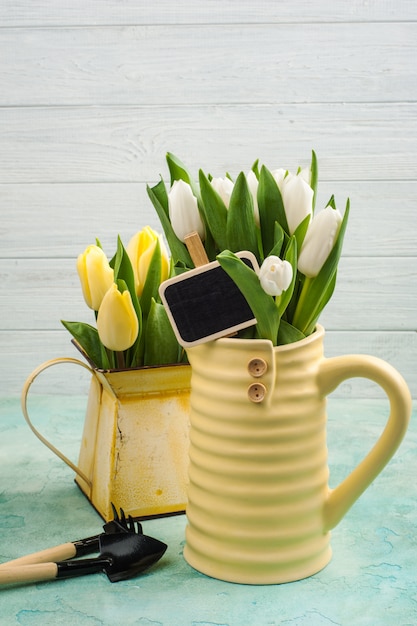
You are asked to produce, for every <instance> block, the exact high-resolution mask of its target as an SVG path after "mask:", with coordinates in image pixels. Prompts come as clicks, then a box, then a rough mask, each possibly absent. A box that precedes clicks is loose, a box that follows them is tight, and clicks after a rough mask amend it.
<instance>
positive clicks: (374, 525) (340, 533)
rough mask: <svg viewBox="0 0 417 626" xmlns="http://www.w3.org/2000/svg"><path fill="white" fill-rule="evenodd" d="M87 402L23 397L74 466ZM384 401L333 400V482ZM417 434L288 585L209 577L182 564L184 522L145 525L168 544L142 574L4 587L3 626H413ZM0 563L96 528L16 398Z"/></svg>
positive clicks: (5, 432) (6, 451)
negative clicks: (327, 551)
mask: <svg viewBox="0 0 417 626" xmlns="http://www.w3.org/2000/svg"><path fill="white" fill-rule="evenodd" d="M84 407H85V398H62V397H61V398H59V397H58V398H53V397H40V398H34V399H33V400H32V401H31V414H32V416H33V420H34V422H36V424H37V425H38V426H39V427H40V428H41V429H42V430H43V431H44V432H45V434H47V435H48V436H49V437H50V438H51V439H53V441H54V443H55V444H57V445H58V447H61V448H62V449H64V451H65V452H66V453H67V454H69V455H71V456H72V458H73V459H74V460H76V458H77V454H78V447H79V440H80V435H81V428H82V422H83V413H84ZM386 412H387V406H386V403H385V402H381V401H370V400H360V401H359V400H357V401H346V400H343V401H342V400H339V401H336V400H332V401H331V402H330V407H329V437H328V438H329V465H330V468H331V481H330V484H331V486H335V485H336V484H337V482H338V481H339V480H340V479H341V478H342V477H343V476H344V475H345V474H346V473H347V472H348V471H349V470H350V469H351V468H352V467H353V465H354V464H355V463H357V462H358V461H359V460H360V458H361V457H362V456H363V454H364V453H365V452H366V451H367V449H368V448H369V447H370V445H371V443H372V442H373V441H374V440H375V439H376V437H377V436H378V434H379V433H380V431H381V429H382V427H383V425H384V423H385V416H386ZM416 440H417V433H416V425H415V421H413V420H412V422H411V426H410V429H409V432H408V434H407V436H406V439H405V440H404V442H403V444H402V446H401V447H400V449H399V451H398V452H397V454H396V455H395V457H394V458H393V459H392V461H391V462H390V463H389V465H388V466H387V467H386V468H385V470H384V471H383V473H382V474H381V475H380V476H379V477H378V478H377V479H376V480H375V482H374V483H373V484H372V485H371V487H370V488H369V489H368V490H367V491H366V492H365V494H364V495H363V496H362V497H361V498H360V500H359V501H358V502H357V503H356V504H355V505H354V507H353V508H352V509H351V510H350V512H349V513H348V514H347V516H346V517H345V519H344V520H342V522H341V523H340V524H339V526H338V527H337V528H336V529H335V530H334V531H333V533H332V547H333V560H332V561H331V563H330V564H329V565H328V566H327V567H326V568H325V569H324V570H323V571H322V572H320V573H318V574H316V575H315V576H312V577H311V578H308V579H306V580H302V581H299V582H295V583H290V584H286V585H276V586H259V587H257V586H244V585H235V584H230V583H224V582H221V581H218V580H213V579H210V578H207V577H206V576H204V575H202V574H199V573H197V572H195V571H194V570H192V569H191V568H190V567H189V566H188V565H187V563H185V561H184V560H183V558H182V550H183V545H184V527H185V517H184V516H178V517H171V518H166V519H159V520H152V521H147V522H144V524H143V526H144V530H145V532H146V533H147V534H150V535H152V536H154V537H157V538H158V539H161V540H162V541H165V542H166V543H167V544H168V546H169V547H168V550H167V552H166V554H165V556H164V557H163V558H162V559H161V561H160V562H159V563H158V564H157V565H156V566H154V567H153V568H152V569H150V570H148V571H147V572H146V573H144V574H142V575H141V576H139V577H137V578H135V579H131V580H128V581H123V582H119V583H113V584H112V583H110V582H109V580H108V579H107V577H106V576H105V575H104V574H95V575H91V576H85V577H83V578H77V579H71V580H61V581H58V580H56V581H51V582H47V583H39V584H31V585H25V586H20V587H10V586H9V587H3V588H2V589H1V590H0V594H1V598H0V624H1V625H2V626H3V625H4V626H9V625H10V626H11V625H13V624H18V625H21V626H32V625H39V626H49V625H51V626H57V625H59V624H65V625H66V626H77V625H80V626H96V625H97V626H99V625H102V624H103V625H109V626H110V625H112V626H119V625H122V624H123V625H133V624H135V625H137V626H159V625H163V626H220V625H221V626H225V625H227V626H274V625H278V624H279V625H285V626H289V625H291V626H328V625H329V626H330V625H335V624H336V625H339V624H340V625H343V626H359V625H362V624H364V625H365V624H366V625H368V624H369V625H372V626H385V625H395V626H405V625H407V626H416V624H417V565H416V561H417V540H416V536H417V487H416V483H417V481H416V470H417V446H416ZM0 472H1V473H0V561H6V560H8V559H11V558H15V557H17V556H21V555H23V554H26V553H29V552H32V551H35V550H40V549H42V548H45V547H48V546H52V545H56V544H59V543H62V542H65V541H68V540H74V539H78V538H80V537H85V536H88V535H92V534H96V533H98V532H100V531H101V527H102V523H103V522H102V520H101V518H100V517H99V516H98V515H97V513H96V512H95V511H94V509H93V508H92V507H91V505H90V504H89V502H88V501H87V500H86V498H85V497H84V496H83V495H82V494H81V492H80V491H79V490H78V488H77V487H76V485H75V483H74V481H73V473H72V471H71V470H70V469H69V468H67V467H66V466H65V465H64V464H63V463H62V462H61V461H60V460H59V459H58V458H56V457H55V456H54V455H53V454H52V453H51V452H50V451H49V450H47V449H46V448H45V447H44V446H43V445H42V444H41V443H40V442H39V441H38V440H37V439H36V438H35V437H34V435H33V434H32V432H31V431H30V430H29V428H28V426H27V425H26V423H25V422H24V419H23V417H22V415H21V413H20V405H19V400H18V399H16V398H12V399H3V400H2V401H1V402H0Z"/></svg>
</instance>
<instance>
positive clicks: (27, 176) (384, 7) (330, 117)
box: [0, 0, 417, 398]
mask: <svg viewBox="0 0 417 626" xmlns="http://www.w3.org/2000/svg"><path fill="white" fill-rule="evenodd" d="M416 52H417V3H416V2H415V1H414V0H397V1H394V0H391V1H389V0H368V1H365V0H363V1H361V0H342V1H338V2H331V1H330V0H327V1H326V0H317V1H316V2H308V1H307V0H293V2H286V1H283V0H278V1H277V0H265V1H263V2H257V3H255V2H253V0H250V1H247V0H240V1H238V2H237V1H233V0H229V1H228V2H227V3H226V2H224V1H220V0H205V2H197V1H196V0H195V1H192V0H177V2H171V1H168V0H164V1H162V2H158V1H155V2H152V3H150V2H144V1H143V0H119V1H118V0H107V1H106V0H102V1H98V0H82V1H81V0H74V1H72V2H61V0H43V1H41V0H2V2H1V3H0V107H1V109H0V207H1V208H0V210H1V221H0V241H1V246H0V261H1V264H0V276H1V285H2V289H1V291H0V311H1V318H0V352H1V357H2V358H1V361H0V393H1V394H10V395H14V394H18V393H20V389H21V386H22V384H23V381H24V379H25V378H26V376H27V375H28V374H29V372H30V371H31V370H32V369H33V367H34V366H35V365H37V364H38V363H40V362H41V361H44V360H46V359H48V358H51V357H54V356H61V355H66V356H76V355H75V349H74V348H73V346H72V345H71V344H70V342H69V336H68V334H67V333H66V331H65V330H64V329H62V327H61V324H60V319H61V318H64V319H72V320H76V319H82V320H85V321H92V319H91V317H90V312H89V311H88V310H87V308H86V306H85V305H84V302H83V299H82V296H81V292H80V289H79V284H78V278H77V276H76V271H75V259H76V257H77V255H78V253H79V252H81V251H82V250H83V249H84V248H85V247H86V245H88V244H89V243H93V242H94V240H95V237H96V236H97V237H99V238H100V239H101V241H102V243H103V245H104V248H105V249H106V251H107V253H108V254H109V256H110V255H111V254H112V253H113V251H114V248H115V242H116V236H117V234H118V233H120V235H121V236H122V238H123V240H124V241H125V243H127V241H128V239H129V237H130V236H131V235H132V234H134V233H135V232H136V231H137V230H139V228H141V227H143V226H145V225H146V224H150V225H151V226H153V227H154V228H159V225H158V221H157V219H156V216H155V214H154V210H153V207H152V206H151V204H150V202H149V200H148V198H147V195H146V183H150V184H154V183H155V182H156V181H157V180H158V177H159V174H160V173H163V174H164V175H166V166H165V159H164V156H165V152H166V151H167V150H170V151H172V152H174V153H176V154H177V155H178V156H179V157H180V158H182V159H183V160H184V161H185V162H186V163H187V164H189V166H190V167H191V168H193V167H194V168H195V174H197V171H198V168H199V167H203V169H205V170H207V171H210V172H211V173H213V174H214V175H222V174H223V173H224V172H225V171H226V170H228V171H230V172H231V173H234V174H236V173H237V172H238V171H240V170H241V169H245V170H246V169H249V168H250V166H251V164H252V162H253V161H254V160H255V158H259V159H260V160H261V162H263V163H265V164H266V165H268V166H269V167H271V168H274V167H280V166H285V167H288V168H289V169H296V167H297V166H298V165H299V164H306V163H307V162H308V161H309V159H310V153H311V149H315V150H316V152H317V155H318V158H319V166H320V187H319V206H324V204H325V202H326V201H327V200H328V198H329V197H330V195H331V193H335V195H336V200H337V201H338V205H339V207H340V208H341V209H342V210H343V209H344V205H345V201H346V198H347V197H348V196H349V197H350V199H351V207H352V208H351V218H350V224H349V229H348V233H347V237H346V243H345V248H344V254H343V258H342V260H341V263H340V271H339V279H338V285H337V288H336V293H335V295H334V297H333V300H332V301H331V303H330V305H329V306H328V308H327V310H326V312H325V313H324V314H323V317H322V322H323V323H324V325H325V326H326V330H327V335H326V354H327V356H332V355H335V354H343V353H350V352H363V353H372V354H374V355H376V356H379V357H381V358H384V359H386V360H388V361H389V362H390V363H392V364H393V365H394V366H395V367H397V368H398V369H399V370H400V371H401V372H402V373H403V375H404V376H405V378H406V380H407V381H408V383H409V385H410V387H411V389H412V392H413V394H414V395H416V392H417V358H416V351H417V340H416V323H417V297H416V296H417V293H416V292H417V286H416V285H417V281H416V276H417V264H416V240H417V237H416V232H417V231H416V227H417V220H416V209H417V207H416V192H415V189H416V184H417V127H416V118H417V106H416V101H417V70H416V67H417V54H416ZM46 377H49V378H48V382H45V385H46V387H48V386H49V385H50V384H51V385H53V390H54V392H60V391H61V392H65V391H66V384H67V379H69V378H71V377H73V379H76V378H77V377H79V378H80V379H81V378H82V375H81V373H76V372H74V371H73V372H72V373H71V374H68V377H67V374H65V376H64V375H63V374H62V373H61V374H52V373H51V374H49V373H48V374H45V378H46ZM338 394H339V395H341V396H345V397H355V396H360V397H370V398H371V397H376V396H379V395H380V392H379V390H378V389H377V388H376V387H375V385H373V384H370V383H363V382H361V381H358V382H356V381H354V382H352V381H350V382H349V383H346V384H344V385H343V386H342V387H341V388H340V389H339V392H338Z"/></svg>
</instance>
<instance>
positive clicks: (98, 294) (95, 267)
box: [77, 245, 114, 311]
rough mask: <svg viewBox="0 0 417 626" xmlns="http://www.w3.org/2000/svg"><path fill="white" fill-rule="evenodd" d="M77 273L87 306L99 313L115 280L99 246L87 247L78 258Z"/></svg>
mask: <svg viewBox="0 0 417 626" xmlns="http://www.w3.org/2000/svg"><path fill="white" fill-rule="evenodd" d="M77 272H78V276H79V277H80V281H81V288H82V290H83V296H84V300H85V301H86V303H87V306H89V307H90V309H93V310H94V311H98V310H99V308H100V305H101V302H102V300H103V298H104V294H105V293H106V292H107V290H108V289H109V287H110V285H111V284H112V283H113V280H114V272H113V270H112V268H111V267H110V265H109V262H108V260H107V257H106V255H105V254H104V252H103V250H102V249H101V248H99V246H94V245H91V246H87V248H86V249H85V251H84V252H83V253H82V254H80V255H79V256H78V259H77Z"/></svg>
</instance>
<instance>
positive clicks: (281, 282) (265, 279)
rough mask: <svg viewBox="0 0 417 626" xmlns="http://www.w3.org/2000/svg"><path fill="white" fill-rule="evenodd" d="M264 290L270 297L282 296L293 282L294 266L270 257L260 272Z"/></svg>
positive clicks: (276, 257) (275, 257)
mask: <svg viewBox="0 0 417 626" xmlns="http://www.w3.org/2000/svg"><path fill="white" fill-rule="evenodd" d="M259 281H260V283H261V286H262V289H263V290H264V291H265V292H266V293H267V294H268V295H270V296H280V295H281V294H282V292H283V291H285V290H286V289H288V287H289V286H290V284H291V281H292V266H291V263H289V262H288V261H283V260H282V259H280V258H279V257H278V256H274V255H271V256H268V257H266V259H265V261H264V262H263V263H262V266H261V269H260V271H259Z"/></svg>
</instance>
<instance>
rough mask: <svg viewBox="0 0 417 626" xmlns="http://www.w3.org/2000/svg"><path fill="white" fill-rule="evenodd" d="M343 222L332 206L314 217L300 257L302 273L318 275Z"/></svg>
mask: <svg viewBox="0 0 417 626" xmlns="http://www.w3.org/2000/svg"><path fill="white" fill-rule="evenodd" d="M341 223H342V216H341V215H340V213H339V211H338V210H337V209H333V208H332V207H331V206H328V207H326V208H325V209H323V211H320V212H319V213H317V215H316V216H315V217H314V218H313V220H312V221H311V223H310V226H309V227H308V230H307V234H306V236H305V239H304V242H303V245H302V246H301V252H300V255H299V257H298V269H299V270H300V272H301V273H302V274H304V275H305V276H307V277H308V278H314V277H315V276H317V274H318V273H319V272H320V270H321V268H322V267H323V265H324V264H325V262H326V261H327V258H328V256H329V254H330V252H331V251H332V249H333V246H334V244H335V242H336V240H337V237H338V234H339V230H340V226H341Z"/></svg>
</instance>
